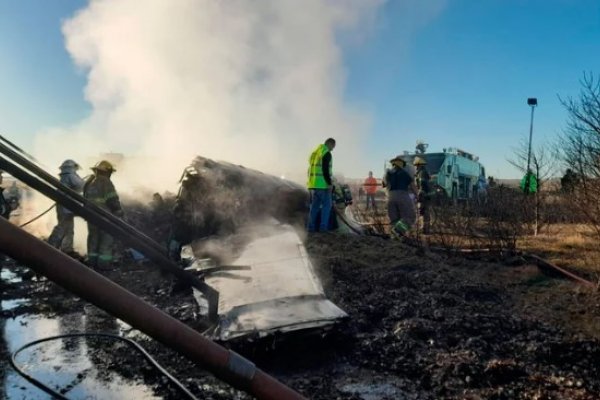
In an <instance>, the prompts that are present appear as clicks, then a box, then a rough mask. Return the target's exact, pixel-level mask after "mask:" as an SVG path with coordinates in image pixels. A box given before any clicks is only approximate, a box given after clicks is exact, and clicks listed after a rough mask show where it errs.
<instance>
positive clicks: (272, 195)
mask: <svg viewBox="0 0 600 400" xmlns="http://www.w3.org/2000/svg"><path fill="white" fill-rule="evenodd" d="M0 145H1V148H0V150H2V157H0V164H1V165H0V168H2V169H4V170H5V171H7V172H8V173H10V174H11V175H12V176H14V177H15V178H17V179H19V180H20V181H21V182H23V183H25V184H27V185H28V186H29V187H31V188H32V189H34V190H37V191H39V192H40V193H42V194H44V195H45V196H47V197H49V198H50V199H52V200H54V201H56V202H57V203H59V204H61V205H64V206H65V207H67V208H69V209H70V210H72V211H73V212H74V213H75V214H76V215H78V216H80V217H82V218H84V219H86V220H87V221H88V222H90V223H92V224H94V225H96V226H98V227H99V228H101V229H103V230H105V231H107V232H109V233H110V234H111V235H113V236H114V237H115V238H116V239H118V240H119V241H121V242H122V243H123V244H124V245H125V246H127V247H130V248H132V249H135V250H137V251H138V252H139V253H141V254H143V255H144V256H145V257H146V258H147V259H148V260H149V261H151V264H152V265H155V266H158V267H160V268H161V269H162V270H163V271H166V272H168V273H171V274H172V275H174V276H175V277H176V278H177V279H178V280H179V281H180V282H183V283H185V284H186V285H190V286H191V287H192V288H193V290H194V296H195V298H196V300H197V301H198V303H199V304H200V305H201V306H204V307H205V308H206V314H205V315H206V317H207V319H208V320H209V321H210V322H211V323H212V326H213V327H212V329H211V330H210V331H208V332H210V333H209V335H210V337H211V338H213V339H215V340H221V341H226V340H232V339H243V338H245V337H246V338H250V337H256V336H258V337H261V336H266V335H269V334H274V333H278V332H282V333H285V332H292V331H301V330H311V329H312V330H314V329H320V330H322V329H328V328H330V327H331V326H333V325H334V323H335V322H336V321H339V320H341V319H343V318H345V317H346V316H347V315H346V313H345V312H344V311H343V310H341V309H340V308H339V307H337V306H336V305H335V304H333V303H332V302H331V301H329V300H328V299H327V298H326V297H325V294H324V291H323V287H322V285H321V283H320V281H319V279H318V277H317V275H316V273H315V270H314V266H313V264H312V262H311V260H310V258H309V257H308V255H307V253H306V249H305V248H304V245H303V243H302V240H301V237H300V235H301V234H302V232H303V229H302V226H303V225H304V223H303V221H304V218H305V216H306V214H307V209H308V200H309V196H308V192H307V190H306V189H305V188H304V187H302V186H300V185H298V184H295V183H293V182H290V181H287V180H284V179H280V178H277V177H274V176H270V175H266V174H263V173H261V172H259V171H255V170H251V169H247V168H244V167H242V166H238V165H234V164H229V163H224V162H216V161H212V160H209V159H206V158H203V157H198V158H196V159H195V160H194V162H193V163H192V165H191V166H190V167H189V168H187V169H186V170H185V172H184V174H183V177H182V179H181V188H180V191H179V195H178V197H177V201H176V206H175V208H174V210H173V224H172V238H173V240H172V241H171V243H170V244H169V248H168V249H165V248H164V247H163V246H161V245H160V244H158V243H157V242H156V241H154V240H153V239H151V238H149V237H148V236H146V235H145V234H144V233H142V232H140V231H139V230H138V229H136V228H134V227H133V226H131V225H129V224H127V223H126V222H124V221H123V220H121V219H119V218H117V217H115V216H113V215H112V214H110V213H108V212H106V211H105V210H103V209H101V208H99V207H97V206H95V205H94V204H93V203H91V202H89V201H87V200H86V199H84V198H83V197H82V196H80V195H79V194H77V193H75V192H73V191H71V190H70V189H68V188H66V187H64V186H63V185H62V184H61V183H60V182H59V181H58V180H57V179H56V178H55V177H53V176H52V175H51V174H49V173H47V172H46V171H44V170H43V169H42V168H41V167H39V165H38V164H37V163H36V162H35V160H33V159H31V158H30V157H29V156H28V155H27V154H26V153H24V152H23V151H22V150H20V149H19V148H18V147H16V146H14V145H12V144H11V143H10V142H8V143H3V144H0ZM348 203H349V191H346V192H344V191H342V192H341V195H339V196H338V201H337V206H336V215H337V219H338V220H339V221H338V222H339V225H340V227H341V228H342V229H345V230H347V231H348V232H356V233H362V231H361V229H362V228H361V226H360V224H358V223H356V222H355V221H353V220H352V219H351V218H350V217H349V214H348V213H345V211H346V210H345V208H346V205H347V204H348ZM181 254H183V255H184V256H185V257H184V258H183V259H182V258H181ZM94 303H95V304H97V305H99V306H100V307H102V304H99V303H98V302H94Z"/></svg>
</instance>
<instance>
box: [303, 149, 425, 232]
mask: <svg viewBox="0 0 600 400" xmlns="http://www.w3.org/2000/svg"><path fill="white" fill-rule="evenodd" d="M334 148H335V140H334V139H333V138H329V139H327V140H326V141H325V143H323V144H320V145H319V146H317V148H316V149H315V150H314V151H313V152H312V153H311V154H310V157H309V168H308V183H307V187H308V190H309V192H310V198H311V201H310V212H309V218H308V224H307V229H308V232H309V233H313V232H317V231H318V232H326V231H328V230H329V224H328V221H329V217H330V213H331V210H332V193H333V186H334V182H333V159H332V155H331V152H332V151H333V149H334ZM390 162H391V164H392V168H390V169H388V170H387V171H386V173H385V177H384V178H383V181H382V184H383V187H385V188H386V189H387V192H388V198H387V211H388V216H389V219H390V223H391V227H392V228H391V234H392V235H393V236H394V237H403V236H405V235H407V234H408V233H409V232H410V231H411V230H413V229H414V228H415V225H416V226H417V228H418V231H419V232H421V233H423V234H428V233H429V225H430V217H429V202H430V200H429V198H430V187H429V181H430V177H429V173H428V172H427V168H426V165H427V162H426V161H425V159H423V158H421V157H415V158H414V160H413V165H414V167H415V169H416V172H415V176H414V179H413V177H412V176H411V175H410V174H409V172H408V171H407V170H406V161H405V160H404V159H403V158H402V157H401V156H397V157H395V158H393V159H392V160H391V161H390ZM377 187H378V183H377V179H376V178H374V177H373V172H369V177H368V178H367V179H366V180H365V183H364V190H365V193H366V195H367V197H366V199H367V209H368V208H369V207H372V208H375V206H376V203H375V194H376V192H377ZM415 200H416V207H415ZM415 208H416V209H415ZM417 217H418V218H417Z"/></svg>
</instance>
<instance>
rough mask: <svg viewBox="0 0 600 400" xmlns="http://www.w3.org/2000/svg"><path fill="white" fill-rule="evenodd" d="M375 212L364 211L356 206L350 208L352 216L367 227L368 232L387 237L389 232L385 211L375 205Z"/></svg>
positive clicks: (383, 208)
mask: <svg viewBox="0 0 600 400" xmlns="http://www.w3.org/2000/svg"><path fill="white" fill-rule="evenodd" d="M377 206H378V209H377V211H373V210H366V209H364V208H363V207H360V206H358V205H356V204H354V205H353V206H352V215H353V216H354V219H356V220H357V221H358V222H360V223H361V224H363V225H365V226H367V227H368V229H369V231H371V232H372V233H375V234H377V235H387V234H389V232H390V220H389V218H388V216H387V213H386V209H385V207H384V206H381V204H377Z"/></svg>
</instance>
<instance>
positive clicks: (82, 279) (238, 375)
mask: <svg viewBox="0 0 600 400" xmlns="http://www.w3.org/2000/svg"><path fill="white" fill-rule="evenodd" d="M0 251H1V252H3V253H5V254H7V255H8V256H10V257H12V258H14V259H15V260H18V261H19V262H21V263H23V264H25V265H27V266H28V267H30V268H32V269H33V270H34V271H36V272H37V273H38V274H41V275H44V276H46V277H47V278H48V279H50V280H51V281H53V282H55V283H57V284H58V285H60V286H62V287H63V288H65V289H66V290H68V291H70V292H72V293H74V294H75V295H77V296H79V297H81V298H82V299H84V300H87V301H89V302H90V303H92V304H94V305H96V306H98V307H100V308H101V309H103V310H104V311H106V312H108V313H109V314H112V315H113V316H115V317H117V318H119V319H121V320H123V321H125V322H126V323H128V324H129V325H131V326H132V327H134V328H136V329H139V330H140V331H142V332H144V333H145V334H147V335H149V336H150V337H152V338H154V339H156V340H157V341H159V342H161V343H163V344H165V345H166V346H168V347H171V348H172V349H174V350H176V351H178V352H179V353H181V354H183V355H184V356H186V357H187V358H189V359H190V360H192V361H194V362H197V363H199V364H200V365H202V366H203V367H204V368H206V369H207V370H209V371H210V372H212V373H213V374H214V375H215V376H217V377H218V378H219V379H222V380H223V381H225V382H227V383H229V384H231V385H232V386H233V387H235V388H237V389H240V390H243V391H245V392H247V393H250V394H251V395H253V396H255V397H256V398H258V399H261V400H262V399H264V400H287V399H290V400H295V399H304V397H303V396H302V395H300V394H299V393H297V392H296V391H294V390H293V389H291V388H289V387H287V386H285V385H284V384H282V383H281V382H279V381H277V380H276V379H275V378H273V377H271V376H270V375H268V374H266V373H265V372H263V371H261V370H260V369H258V368H256V366H255V365H254V364H253V363H252V362H250V361H249V360H247V359H245V358H243V357H242V356H240V355H238V354H237V353H234V352H232V351H230V350H227V349H225V348H223V347H222V346H219V345H218V344H216V343H214V342H212V341H210V340H208V339H207V338H205V337H203V336H202V335H201V334H199V333H198V332H196V331H195V330H193V329H192V328H190V327H188V326H187V325H185V324H183V323H182V322H180V321H178V320H176V319H175V318H173V317H171V316H169V315H167V314H165V313H164V312H162V311H160V310H159V309H157V308H155V307H153V306H152V305H150V304H148V303H146V302H145V301H143V300H142V299H140V298H139V297H137V296H135V295H134V294H132V293H131V292H129V291H127V290H125V289H124V288H122V287H121V286H119V285H117V284H116V283H114V282H112V281H110V280H108V279H107V278H105V277H103V276H102V275H100V274H98V273H96V272H94V271H92V270H91V269H89V268H87V267H86V266H85V265H83V264H81V263H79V262H78V261H75V260H74V259H72V258H70V257H68V256H66V255H65V254H63V253H61V252H60V251H58V250H56V249H55V248H53V247H51V246H50V245H48V244H46V243H44V242H43V241H41V240H39V239H37V238H35V237H34V236H32V235H30V234H29V233H27V232H25V231H23V230H22V229H20V228H18V227H16V226H14V225H12V224H11V223H10V222H8V221H6V220H4V219H3V218H0Z"/></svg>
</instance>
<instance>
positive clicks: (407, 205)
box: [383, 156, 416, 236]
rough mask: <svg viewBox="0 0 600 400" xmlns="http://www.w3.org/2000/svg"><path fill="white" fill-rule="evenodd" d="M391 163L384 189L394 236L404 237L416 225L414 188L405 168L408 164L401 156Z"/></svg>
mask: <svg viewBox="0 0 600 400" xmlns="http://www.w3.org/2000/svg"><path fill="white" fill-rule="evenodd" d="M390 162H391V163H392V168H391V169H388V170H387V171H386V173H385V177H384V178H383V187H385V188H387V190H388V205H387V208H388V216H389V218H390V222H391V224H392V234H393V235H394V236H403V235H405V234H406V233H408V231H409V230H410V229H411V227H412V226H413V224H414V223H415V218H416V217H415V208H414V203H413V201H412V199H411V197H410V192H411V191H413V192H414V186H413V184H412V178H411V176H410V174H409V173H408V172H407V171H406V169H405V168H404V167H405V166H406V162H405V161H404V160H403V159H402V158H401V157H400V156H397V157H395V158H394V159H392V160H391V161H390Z"/></svg>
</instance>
